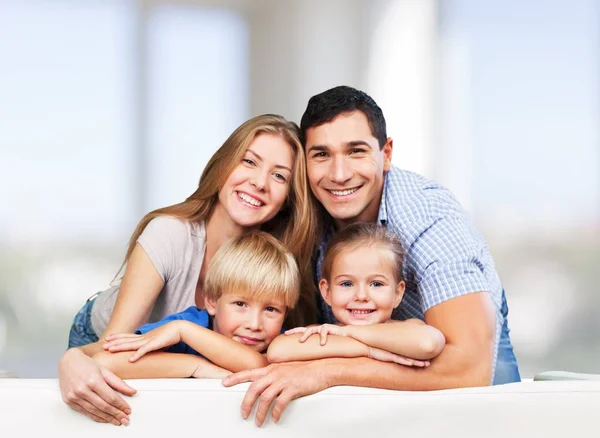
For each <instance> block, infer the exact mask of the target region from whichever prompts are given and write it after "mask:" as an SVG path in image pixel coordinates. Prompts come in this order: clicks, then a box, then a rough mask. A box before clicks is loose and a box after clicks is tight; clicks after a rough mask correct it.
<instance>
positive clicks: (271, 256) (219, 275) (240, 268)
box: [204, 231, 300, 309]
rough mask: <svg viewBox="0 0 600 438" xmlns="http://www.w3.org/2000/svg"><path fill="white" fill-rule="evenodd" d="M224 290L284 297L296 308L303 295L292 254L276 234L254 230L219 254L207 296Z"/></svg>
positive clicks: (209, 276) (257, 296)
mask: <svg viewBox="0 0 600 438" xmlns="http://www.w3.org/2000/svg"><path fill="white" fill-rule="evenodd" d="M223 293H234V294H235V295H238V294H239V295H241V296H247V297H252V298H254V299H257V300H261V301H265V302H267V301H269V300H273V299H282V300H283V302H284V303H285V306H286V307H287V308H288V309H293V308H294V307H295V306H296V303H297V302H298V297H299V295H300V273H299V271H298V265H297V264H296V260H295V259H294V256H293V255H292V253H291V252H290V251H289V250H288V249H287V248H286V247H285V246H284V245H283V244H282V243H281V242H280V241H279V240H277V239H276V238H275V237H273V236H272V235H270V234H267V233H265V232H263V231H251V232H249V233H246V234H244V235H242V236H239V237H236V238H233V239H230V240H228V241H227V242H225V243H224V244H223V245H222V246H221V247H220V248H219V249H218V251H217V252H216V253H215V255H214V256H213V258H212V260H211V261H210V264H209V265H208V269H207V271H206V278H205V279H204V296H205V297H206V298H210V299H212V300H213V301H216V300H218V299H219V298H220V297H221V295H223Z"/></svg>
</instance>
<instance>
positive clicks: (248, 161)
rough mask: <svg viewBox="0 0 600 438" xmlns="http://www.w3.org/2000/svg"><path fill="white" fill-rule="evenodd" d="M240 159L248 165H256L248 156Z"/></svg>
mask: <svg viewBox="0 0 600 438" xmlns="http://www.w3.org/2000/svg"><path fill="white" fill-rule="evenodd" d="M242 161H243V162H244V163H246V164H249V165H250V166H255V165H256V163H254V161H252V160H251V159H250V158H244V159H242Z"/></svg>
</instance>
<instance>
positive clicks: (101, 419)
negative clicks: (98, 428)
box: [69, 400, 121, 426]
mask: <svg viewBox="0 0 600 438" xmlns="http://www.w3.org/2000/svg"><path fill="white" fill-rule="evenodd" d="M82 402H85V401H84V400H82ZM84 404H86V406H87V405H89V406H91V405H90V404H89V403H87V402H85V403H84ZM69 406H70V407H71V409H73V410H75V411H77V412H79V413H80V414H83V415H85V416H86V417H89V418H91V419H92V420H94V421H96V422H98V423H112V424H114V425H115V426H119V425H121V423H119V422H118V421H117V419H116V418H111V417H109V416H108V415H106V414H104V415H105V416H106V418H104V417H100V416H98V415H96V414H94V413H92V412H90V411H88V410H86V409H85V408H84V407H83V406H81V405H80V404H79V403H78V402H76V401H74V402H72V403H71V404H69ZM109 418H110V419H109Z"/></svg>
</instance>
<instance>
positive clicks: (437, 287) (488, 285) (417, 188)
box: [316, 166, 504, 380]
mask: <svg viewBox="0 0 600 438" xmlns="http://www.w3.org/2000/svg"><path fill="white" fill-rule="evenodd" d="M377 220H378V223H380V224H383V225H385V226H387V227H388V228H391V229H392V230H393V231H394V232H395V233H396V234H397V235H398V236H399V237H400V240H401V241H402V244H403V245H404V248H405V249H406V251H407V256H406V260H405V264H404V279H405V281H406V292H405V294H404V298H403V299H402V302H401V303H400V306H398V308H396V309H395V310H394V312H393V314H392V318H393V319H396V320H405V319H409V318H419V319H421V320H423V319H424V313H425V312H426V311H427V310H428V309H430V308H431V307H433V306H435V305H437V304H440V303H442V302H444V301H447V300H449V299H451V298H455V297H459V296H462V295H465V294H468V293H471V292H478V291H489V293H490V295H491V297H492V300H493V302H494V305H495V308H496V348H495V351H496V354H495V356H494V368H495V364H496V355H497V351H498V341H499V338H500V332H501V329H502V324H503V322H504V317H503V315H502V312H501V308H502V302H503V290H502V285H501V283H500V279H499V277H498V274H497V272H496V268H495V266H494V261H493V260H492V256H491V254H490V252H489V249H488V247H487V244H486V242H485V239H484V237H483V236H482V235H481V234H480V233H479V232H478V231H477V229H476V228H475V226H474V225H473V223H472V222H471V220H470V218H469V216H468V214H467V212H466V211H465V210H464V209H463V208H462V207H461V205H460V204H459V202H458V201H457V200H456V198H455V197H454V195H452V193H450V192H449V191H448V190H447V189H445V188H443V187H441V186H440V185H439V184H437V183H434V182H432V181H430V180H428V179H427V178H425V177H423V176H421V175H417V174H415V173H412V172H409V171H406V170H401V169H399V168H397V167H394V166H392V168H391V169H390V171H389V172H387V174H386V176H385V182H384V187H383V196H382V199H381V205H380V207H379V215H378V218H377ZM333 232H334V230H333V228H330V229H329V230H328V231H327V233H326V235H325V237H324V239H323V241H322V242H321V245H320V247H319V253H318V258H317V262H316V273H317V278H318V279H321V265H322V262H323V254H324V252H325V248H326V247H327V242H328V241H329V239H330V238H331V236H332V235H333ZM317 297H318V298H317V300H318V303H319V307H320V309H319V310H320V313H321V315H320V318H321V322H323V323H325V322H327V323H335V322H336V320H335V318H334V316H333V314H332V312H331V308H330V307H329V306H328V305H327V304H326V303H325V302H324V301H323V300H322V298H321V294H317ZM492 380H493V373H492Z"/></svg>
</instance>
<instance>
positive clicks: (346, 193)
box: [325, 186, 362, 198]
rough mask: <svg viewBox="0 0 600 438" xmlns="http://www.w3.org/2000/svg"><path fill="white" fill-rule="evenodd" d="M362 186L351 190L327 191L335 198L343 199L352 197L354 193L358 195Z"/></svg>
mask: <svg viewBox="0 0 600 438" xmlns="http://www.w3.org/2000/svg"><path fill="white" fill-rule="evenodd" d="M361 187H362V186H358V187H353V188H351V189H344V190H331V189H325V190H327V191H328V192H329V193H331V194H332V195H333V196H336V197H338V198H342V197H344V196H350V195H353V194H354V193H356V192H357V191H358V190H359V189H360V188H361Z"/></svg>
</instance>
